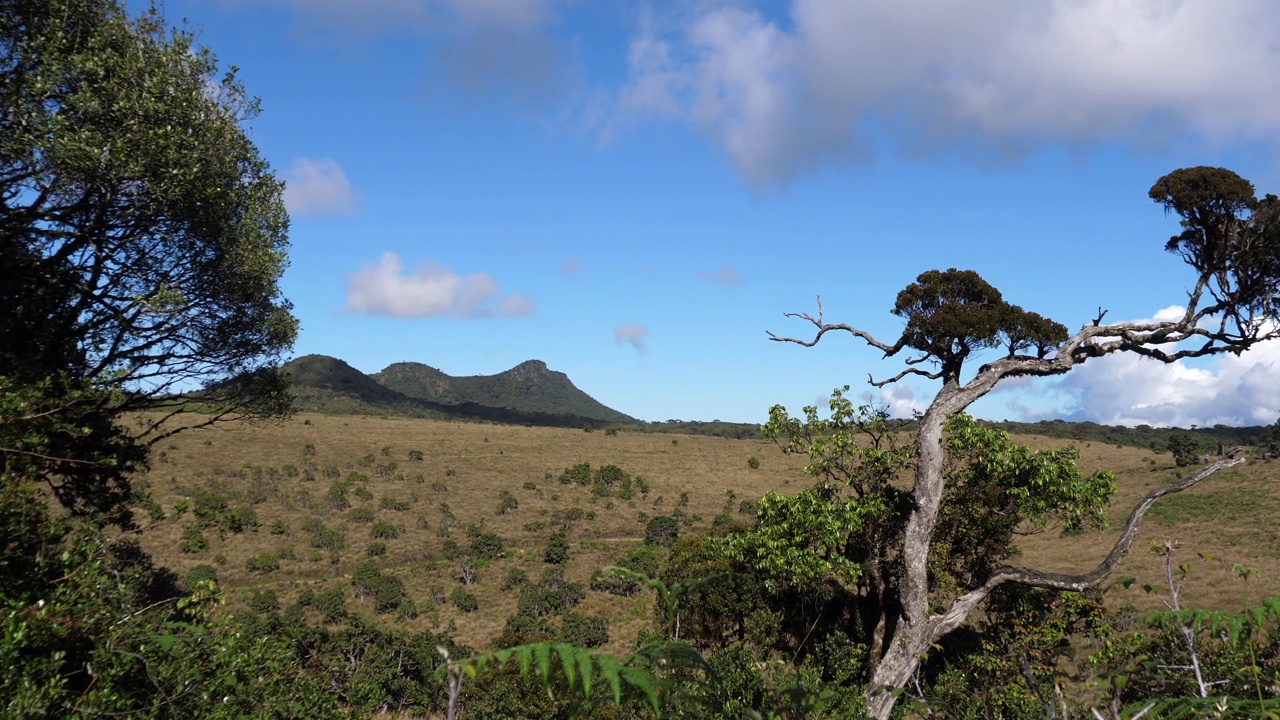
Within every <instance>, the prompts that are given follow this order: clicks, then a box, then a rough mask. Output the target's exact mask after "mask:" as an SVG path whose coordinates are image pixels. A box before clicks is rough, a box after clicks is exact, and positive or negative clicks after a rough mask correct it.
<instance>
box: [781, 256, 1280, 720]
mask: <svg viewBox="0 0 1280 720" xmlns="http://www.w3.org/2000/svg"><path fill="white" fill-rule="evenodd" d="M1203 285H1204V283H1203V278H1202V282H1201V283H1200V284H1198V285H1197V287H1196V288H1195V290H1193V292H1192V294H1191V298H1190V302H1189V304H1188V308H1187V312H1186V313H1185V315H1184V316H1183V317H1182V318H1181V319H1179V320H1176V321H1167V322H1146V323H1118V324H1115V325H1101V324H1100V322H1101V319H1102V312H1100V313H1099V316H1098V319H1097V320H1095V321H1094V323H1093V324H1091V325H1087V326H1085V327H1084V328H1083V329H1081V330H1080V331H1079V332H1077V333H1076V334H1075V335H1074V336H1072V337H1070V338H1069V339H1067V341H1066V342H1065V343H1063V345H1062V346H1061V347H1060V348H1059V349H1058V351H1057V353H1056V354H1055V355H1054V356H1053V357H1049V358H1044V357H1036V356H1030V355H1010V356H1008V357H1004V358H1000V359H999V360H996V361H994V362H992V363H989V364H987V365H984V366H982V367H981V368H980V369H979V370H978V373H977V375H976V376H975V377H974V378H973V379H972V380H970V381H969V382H967V383H963V384H962V383H961V382H960V380H959V377H957V374H958V373H947V376H946V377H943V375H942V374H941V373H929V372H926V371H923V370H919V369H917V368H915V367H910V368H908V369H907V370H905V371H904V372H903V373H901V374H899V375H897V376H895V377H893V378H890V379H889V380H887V381H882V382H875V381H874V380H873V381H872V384H873V385H884V384H887V383H889V382H894V381H896V380H899V379H901V378H902V377H905V376H906V375H921V376H924V377H928V378H934V379H943V380H944V383H943V386H942V388H941V390H939V391H938V394H937V396H936V397H935V398H934V400H933V402H932V403H931V404H930V405H929V408H928V409H927V410H926V411H925V414H924V416H923V417H921V418H920V428H919V433H918V435H917V436H916V453H917V457H916V461H917V464H916V470H915V489H914V499H915V506H914V508H913V509H912V512H911V514H910V516H909V517H908V519H907V525H906V531H905V535H904V538H903V545H902V556H901V557H902V565H903V575H902V579H901V581H900V595H901V598H900V599H901V604H902V610H901V617H900V618H899V619H898V622H897V625H896V627H895V630H894V633H893V637H892V639H890V640H889V644H888V648H887V649H886V650H885V653H884V655H883V657H881V658H880V660H879V662H878V663H877V664H875V666H874V668H875V669H874V671H873V674H872V678H871V682H870V683H869V685H868V687H867V690H866V699H867V705H868V710H869V712H870V714H871V716H872V717H874V718H877V719H885V718H888V717H889V716H890V714H891V713H892V711H893V706H894V704H895V702H896V700H897V697H896V696H895V695H894V694H893V692H892V691H893V690H895V689H899V688H903V687H906V685H907V683H908V682H909V681H910V679H911V677H912V676H913V674H914V673H915V671H916V669H917V668H918V667H919V665H920V662H921V661H922V659H923V658H924V656H925V655H926V653H928V651H929V650H930V648H931V647H932V646H933V645H934V644H935V643H937V642H938V641H939V640H941V639H942V638H943V637H944V636H946V635H947V634H948V633H950V632H951V631H952V630H954V629H956V628H957V627H959V626H960V625H961V624H962V623H963V622H964V621H965V619H967V618H968V616H969V614H970V613H971V612H972V611H973V610H974V609H975V608H976V607H977V606H978V605H979V604H980V603H981V602H982V601H984V600H985V599H986V598H987V597H988V596H989V595H990V594H991V592H992V591H993V590H995V588H997V587H999V586H1000V585H1003V584H1004V583H1007V582H1015V583H1020V584H1023V585H1029V586H1033V587H1041V588H1052V589H1059V590H1073V591H1080V590H1084V589H1088V588H1092V587H1096V586H1097V585H1098V584H1100V583H1101V582H1102V581H1103V580H1105V579H1106V578H1107V576H1109V575H1110V574H1111V572H1112V571H1113V570H1114V569H1115V567H1116V565H1118V564H1119V562H1120V560H1121V559H1122V558H1123V557H1124V556H1125V554H1126V553H1127V552H1128V551H1129V547H1130V545H1131V544H1132V543H1133V539H1134V537H1135V536H1136V535H1137V532H1138V525H1139V523H1140V522H1141V520H1142V516H1143V514H1145V513H1146V511H1147V509H1148V508H1149V507H1150V506H1151V504H1152V503H1153V502H1155V500H1156V499H1157V498H1159V497H1161V496H1163V495H1167V494H1169V493H1174V492H1179V491H1181V490H1185V489H1186V488H1189V487H1191V486H1193V485H1195V484H1196V483H1198V482H1200V481H1201V480H1203V479H1204V478H1206V477H1208V476H1209V475H1211V474H1213V473H1215V472H1217V471H1218V470H1221V469H1223V468H1227V467H1232V466H1234V465H1237V464H1240V463H1243V462H1244V459H1243V458H1231V457H1229V458H1226V459H1224V460H1221V461H1219V462H1217V463H1214V464H1213V465H1210V466H1208V467H1206V468H1203V469H1201V470H1200V471H1198V472H1196V473H1194V474H1192V475H1190V476H1188V477H1186V478H1183V479H1181V480H1178V481H1176V482H1173V483H1169V484H1168V485H1164V486H1162V487H1160V488H1157V489H1156V490H1154V491H1152V492H1151V493H1149V494H1148V495H1147V496H1146V497H1145V498H1143V500H1142V502H1140V503H1139V504H1138V505H1137V507H1135V508H1134V509H1133V511H1132V512H1131V513H1130V514H1129V519H1128V522H1127V523H1126V524H1125V527H1124V529H1123V531H1122V533H1121V535H1120V539H1119V540H1117V541H1116V544H1115V547H1114V548H1113V549H1112V551H1111V553H1110V554H1109V555H1107V557H1106V558H1105V559H1104V560H1103V561H1102V562H1101V564H1099V565H1098V567H1097V568H1095V569H1094V570H1092V571H1090V572H1088V573H1084V574H1082V575H1063V574H1057V573H1045V572H1039V571H1036V570H1030V569H1026V568H1001V569H999V570H997V571H996V572H995V573H994V574H992V576H991V577H990V578H988V579H987V581H986V582H985V583H983V584H982V585H981V586H980V587H978V588H975V589H973V590H970V591H969V592H967V593H965V594H964V595H962V596H960V597H959V598H957V599H956V600H955V601H954V602H953V603H952V604H951V606H950V607H949V608H948V609H947V610H946V611H945V612H943V613H941V614H930V613H929V599H930V598H929V569H928V560H929V550H930V547H931V545H932V543H933V533H934V528H935V526H936V524H937V520H938V513H939V510H940V505H941V502H942V495H943V489H944V485H945V478H944V472H943V469H944V465H945V463H946V450H945V448H944V446H943V442H942V440H943V437H942V435H943V426H944V425H945V424H946V421H947V419H948V418H949V417H951V416H952V415H954V414H955V413H958V412H962V411H963V410H965V409H966V408H967V407H969V405H971V404H972V403H973V402H974V401H975V400H978V399H979V398H981V397H982V396H984V395H986V394H987V393H989V392H990V391H991V390H992V389H993V388H995V386H996V385H997V384H998V383H999V382H1000V381H1001V380H1004V379H1005V378H1010V377H1018V376H1035V377H1047V376H1053V375H1060V374H1063V373H1066V372H1068V371H1070V370H1071V369H1072V368H1074V367H1075V366H1077V365H1080V364H1082V363H1084V362H1086V361H1088V360H1090V359H1092V358H1096V357H1101V356H1103V355H1109V354H1112V353H1116V352H1136V353H1138V354H1140V355H1143V356H1146V357H1149V358H1152V359H1155V360H1158V361H1161V362H1166V363H1167V362H1173V361H1175V360H1179V359H1182V358H1186V357H1199V356H1204V355H1213V354H1218V353H1222V352H1232V351H1237V352H1238V351H1239V350H1242V349H1244V348H1247V347H1249V346H1250V345H1252V344H1254V343H1255V342H1258V341H1260V340H1263V339H1269V338H1272V337H1276V336H1277V334H1278V333H1277V330H1276V328H1275V327H1274V326H1271V327H1265V326H1263V325H1260V324H1259V325H1251V326H1245V327H1240V328H1237V329H1236V330H1235V332H1228V331H1227V328H1226V327H1225V325H1219V327H1218V328H1217V329H1216V330H1214V329H1212V328H1209V329H1206V328H1204V327H1201V325H1202V323H1201V321H1202V320H1203V319H1204V318H1205V315H1206V313H1207V312H1208V310H1201V311H1199V312H1197V310H1196V305H1197V303H1198V300H1199V297H1200V294H1201V292H1202V291H1203ZM818 308H819V312H818V316H817V317H816V318H815V317H813V316H811V315H808V314H795V313H789V314H788V317H796V318H800V319H803V320H806V321H808V322H810V323H812V324H813V325H814V326H816V327H817V329H818V331H817V334H816V336H815V337H814V338H813V339H812V340H800V339H796V338H788V337H778V336H776V335H773V334H772V333H770V337H772V338H773V339H774V340H777V341H780V342H792V343H796V344H799V345H803V346H805V347H812V346H814V345H816V344H817V343H818V341H819V340H821V339H822V336H823V335H825V334H826V333H827V332H830V331H832V330H842V331H845V332H848V333H850V334H852V335H854V336H856V337H859V338H861V339H863V340H864V341H865V342H866V343H867V344H869V345H871V346H872V347H875V348H877V349H879V350H881V351H883V352H884V353H885V356H886V357H888V356H892V355H896V354H897V353H898V352H899V351H900V350H902V349H903V344H902V341H901V340H900V341H899V342H898V343H897V344H894V345H888V344H885V343H883V342H880V341H878V340H876V339H875V338H874V337H872V336H871V335H869V334H868V333H866V332H864V331H862V330H858V329H857V328H854V327H852V326H849V325H844V324H828V323H825V322H824V320H823V317H822V305H821V301H819V305H818ZM1211 309H1212V308H1211ZM1191 339H1201V340H1203V344H1200V345H1198V346H1196V347H1191V348H1186V349H1182V350H1172V351H1169V350H1165V349H1164V348H1163V347H1160V346H1165V347H1168V344H1170V343H1178V342H1181V341H1185V340H1191ZM920 360H921V358H913V359H912V360H910V361H908V364H910V365H915V364H917V363H918V362H920Z"/></svg>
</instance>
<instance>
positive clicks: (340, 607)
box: [314, 587, 347, 625]
mask: <svg viewBox="0 0 1280 720" xmlns="http://www.w3.org/2000/svg"><path fill="white" fill-rule="evenodd" d="M314 607H315V609H316V611H317V612H319V613H320V617H321V618H322V619H323V620H324V621H325V622H326V623H329V624H330V625H332V624H334V623H340V622H342V620H343V619H344V618H346V617H347V596H346V593H344V592H342V588H339V587H333V588H329V589H328V590H325V591H324V592H321V593H320V594H318V595H316V599H315V603H314Z"/></svg>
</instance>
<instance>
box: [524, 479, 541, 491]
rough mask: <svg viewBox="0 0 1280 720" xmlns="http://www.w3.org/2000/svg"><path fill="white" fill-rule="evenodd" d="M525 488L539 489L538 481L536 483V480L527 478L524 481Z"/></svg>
mask: <svg viewBox="0 0 1280 720" xmlns="http://www.w3.org/2000/svg"><path fill="white" fill-rule="evenodd" d="M524 489H525V490H537V489H538V483H536V482H534V481H532V480H525V481H524Z"/></svg>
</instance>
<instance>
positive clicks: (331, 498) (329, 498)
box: [324, 481, 351, 510]
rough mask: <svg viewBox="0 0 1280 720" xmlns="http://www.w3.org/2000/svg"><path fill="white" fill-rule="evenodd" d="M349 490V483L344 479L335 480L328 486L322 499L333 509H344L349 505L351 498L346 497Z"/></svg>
mask: <svg viewBox="0 0 1280 720" xmlns="http://www.w3.org/2000/svg"><path fill="white" fill-rule="evenodd" d="M350 490H351V483H349V482H346V481H339V482H335V483H333V484H332V485H330V486H329V491H328V492H327V493H325V495H324V499H325V501H326V502H327V503H328V504H329V507H330V508H331V509H333V510H346V509H347V508H349V507H351V498H350V497H348V495H349V493H350Z"/></svg>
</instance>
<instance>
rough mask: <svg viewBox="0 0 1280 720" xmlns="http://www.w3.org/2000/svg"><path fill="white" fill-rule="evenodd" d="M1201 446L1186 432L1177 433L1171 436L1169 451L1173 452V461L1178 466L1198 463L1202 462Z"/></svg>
mask: <svg viewBox="0 0 1280 720" xmlns="http://www.w3.org/2000/svg"><path fill="white" fill-rule="evenodd" d="M1199 450H1200V447H1199V445H1198V444H1197V443H1196V441H1195V440H1194V439H1193V438H1192V437H1191V436H1190V435H1187V434H1186V433H1177V434H1175V435H1172V436H1170V437H1169V452H1171V453H1173V462H1174V464H1175V465H1177V466H1178V467H1188V466H1191V465H1197V464H1199V462H1200V453H1199Z"/></svg>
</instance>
